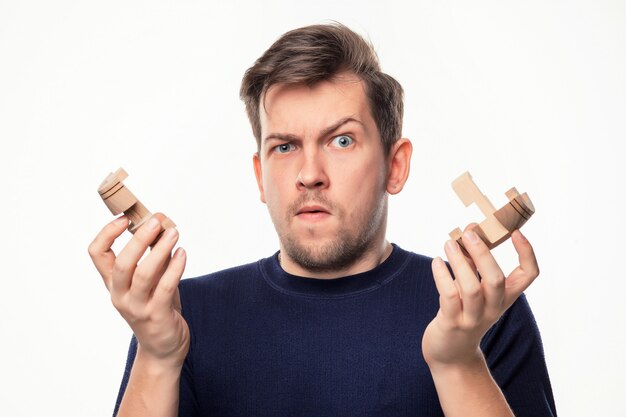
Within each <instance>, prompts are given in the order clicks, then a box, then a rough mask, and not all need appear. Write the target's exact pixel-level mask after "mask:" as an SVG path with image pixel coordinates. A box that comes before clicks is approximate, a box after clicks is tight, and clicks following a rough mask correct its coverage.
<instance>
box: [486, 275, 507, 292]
mask: <svg viewBox="0 0 626 417" xmlns="http://www.w3.org/2000/svg"><path fill="white" fill-rule="evenodd" d="M482 282H483V283H484V284H485V285H486V286H488V287H489V288H492V289H496V290H499V289H502V288H504V285H505V282H504V275H502V274H498V275H496V276H495V277H493V278H490V279H484V280H483V281H482Z"/></svg>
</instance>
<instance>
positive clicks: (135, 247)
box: [111, 216, 161, 293]
mask: <svg viewBox="0 0 626 417" xmlns="http://www.w3.org/2000/svg"><path fill="white" fill-rule="evenodd" d="M160 232H161V222H160V220H159V218H158V217H157V216H152V217H151V218H150V219H149V220H148V221H146V222H145V223H144V224H143V225H142V226H141V227H140V228H139V229H138V230H137V231H136V232H135V235H134V236H133V238H132V239H131V240H130V241H129V242H128V243H127V244H126V246H125V247H124V249H123V250H122V251H121V252H120V254H119V255H118V257H117V260H116V261H115V264H114V265H113V277H112V280H111V291H112V293H118V292H121V293H125V292H127V291H128V290H129V289H130V284H131V281H132V277H133V274H134V273H135V269H136V268H137V263H138V262H139V260H140V259H141V257H142V256H143V254H144V253H145V252H146V249H148V246H150V244H152V242H154V240H155V239H156V237H157V236H158V235H159V233H160Z"/></svg>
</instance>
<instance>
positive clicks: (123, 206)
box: [98, 168, 176, 233]
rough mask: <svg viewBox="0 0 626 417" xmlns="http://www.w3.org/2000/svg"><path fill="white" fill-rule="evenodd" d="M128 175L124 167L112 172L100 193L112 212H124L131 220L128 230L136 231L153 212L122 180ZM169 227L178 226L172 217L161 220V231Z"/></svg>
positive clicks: (105, 180) (99, 188)
mask: <svg viewBox="0 0 626 417" xmlns="http://www.w3.org/2000/svg"><path fill="white" fill-rule="evenodd" d="M126 177H128V174H127V173H126V171H124V169H123V168H120V169H118V170H117V171H115V172H112V173H110V174H109V175H108V176H107V177H106V178H105V179H104V181H102V184H100V187H98V193H99V194H100V197H102V201H104V204H106V206H107V207H108V208H109V210H111V213H113V214H114V215H118V214H120V213H121V212H124V214H125V215H126V216H127V217H128V219H129V220H130V224H129V225H128V231H129V232H131V233H135V231H137V229H138V228H139V227H140V226H141V225H142V224H143V223H144V222H145V221H146V220H148V219H149V218H150V216H152V213H151V212H150V210H148V209H147V208H146V206H144V205H143V204H141V202H140V201H139V200H138V199H137V197H135V195H134V194H133V193H132V192H131V191H130V190H129V189H128V188H127V187H126V186H125V185H124V183H123V182H122V181H123V180H124V179H126ZM168 227H176V225H175V224H174V222H173V221H171V220H170V219H168V218H165V219H164V220H163V221H162V222H161V229H162V230H161V231H163V230H165V229H167V228H168Z"/></svg>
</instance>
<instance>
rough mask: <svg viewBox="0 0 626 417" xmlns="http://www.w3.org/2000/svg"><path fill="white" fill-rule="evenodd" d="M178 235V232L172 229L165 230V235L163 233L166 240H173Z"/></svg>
mask: <svg viewBox="0 0 626 417" xmlns="http://www.w3.org/2000/svg"><path fill="white" fill-rule="evenodd" d="M176 235H178V232H177V231H176V229H174V228H173V227H171V228H169V229H167V230H166V231H165V233H163V237H164V238H165V239H167V240H174V239H175V238H176Z"/></svg>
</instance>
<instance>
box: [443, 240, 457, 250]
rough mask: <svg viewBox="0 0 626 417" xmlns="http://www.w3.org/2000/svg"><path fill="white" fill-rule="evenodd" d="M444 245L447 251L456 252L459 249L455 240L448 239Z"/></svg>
mask: <svg viewBox="0 0 626 417" xmlns="http://www.w3.org/2000/svg"><path fill="white" fill-rule="evenodd" d="M446 247H447V248H448V250H449V251H451V252H458V251H459V244H458V243H456V241H455V240H448V241H447V242H446Z"/></svg>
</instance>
